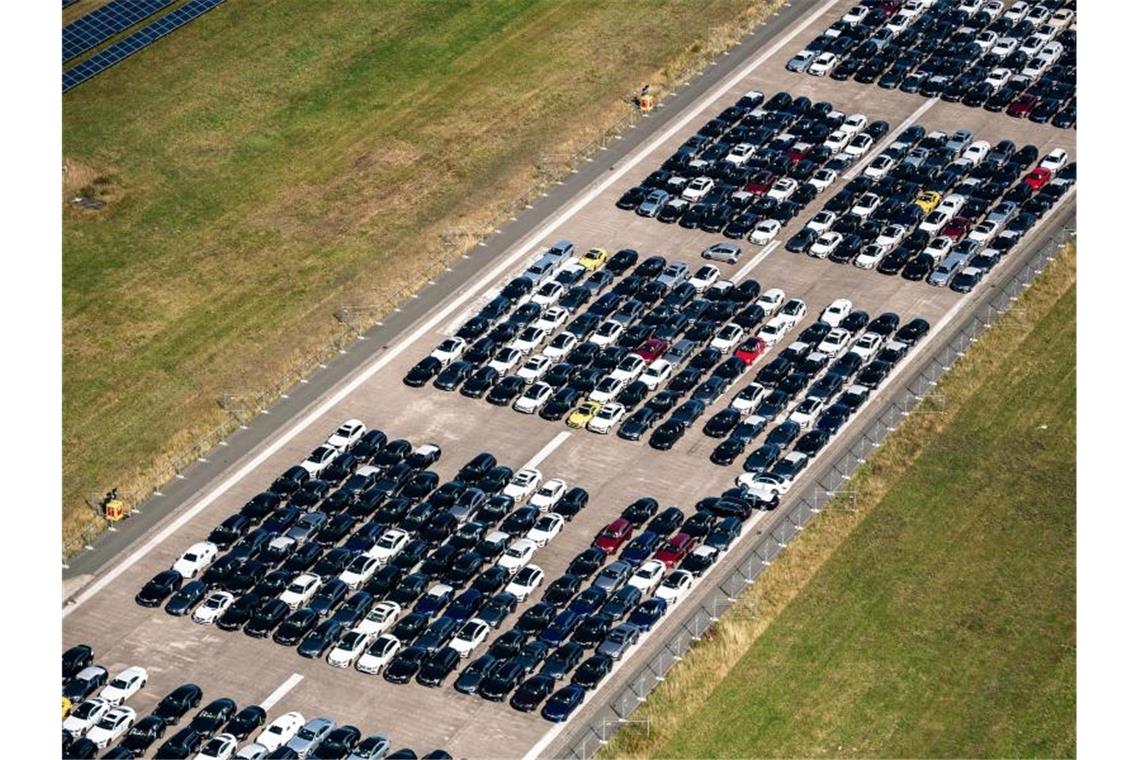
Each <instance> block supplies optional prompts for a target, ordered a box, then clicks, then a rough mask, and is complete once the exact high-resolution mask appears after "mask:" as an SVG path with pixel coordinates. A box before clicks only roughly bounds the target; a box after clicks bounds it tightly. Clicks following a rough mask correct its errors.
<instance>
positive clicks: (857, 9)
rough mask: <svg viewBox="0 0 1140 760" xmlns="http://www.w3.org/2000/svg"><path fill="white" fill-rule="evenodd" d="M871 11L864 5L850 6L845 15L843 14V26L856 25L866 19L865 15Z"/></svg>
mask: <svg viewBox="0 0 1140 760" xmlns="http://www.w3.org/2000/svg"><path fill="white" fill-rule="evenodd" d="M870 12H871V9H870V8H868V7H867V6H865V5H855V6H852V7H851V8H850V9H849V10H848V11H847V12H846V13H844V14H843V18H842V19H841V20H842V21H843V23H845V24H858V23H860V22H862V21H863V19H865V18H867V14H868V13H870Z"/></svg>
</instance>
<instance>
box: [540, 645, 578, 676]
mask: <svg viewBox="0 0 1140 760" xmlns="http://www.w3.org/2000/svg"><path fill="white" fill-rule="evenodd" d="M585 651H586V650H585V649H584V648H583V647H582V645H581V644H579V643H577V642H575V641H567V642H566V643H565V644H563V645H562V646H560V647H558V648H557V649H555V650H554V651H553V652H551V653H550V656H549V657H547V658H546V662H545V663H543V665H542V671H541V672H542V674H543V675H548V676H551V677H553V678H555V679H557V680H561V679H563V678H565V677H566V676H567V675H569V674H570V672H571V671H572V670H574V668H575V667H577V665H578V663H579V662H581V660H582V657H583V656H584V655H585Z"/></svg>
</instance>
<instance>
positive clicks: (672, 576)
mask: <svg viewBox="0 0 1140 760" xmlns="http://www.w3.org/2000/svg"><path fill="white" fill-rule="evenodd" d="M692 587H693V574H692V573H690V572H689V571H688V570H674V571H672V572H671V573H669V574H668V575H666V576H665V579H664V580H662V581H661V585H660V586H658V587H657V593H655V594H654V596H656V597H659V598H661V599H664V600H665V601H666V602H668V603H669V604H676V603H677V602H679V601H680V600H681V598H682V597H683V596H685V594H687V593H689V589H691V588H692Z"/></svg>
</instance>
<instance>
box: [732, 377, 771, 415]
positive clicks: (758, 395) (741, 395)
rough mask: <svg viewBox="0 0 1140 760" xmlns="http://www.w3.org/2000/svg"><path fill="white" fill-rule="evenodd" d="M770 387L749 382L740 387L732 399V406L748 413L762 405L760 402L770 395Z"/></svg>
mask: <svg viewBox="0 0 1140 760" xmlns="http://www.w3.org/2000/svg"><path fill="white" fill-rule="evenodd" d="M768 392H769V391H768V389H767V388H765V387H764V386H763V385H761V384H760V383H749V384H748V385H746V386H744V387H743V388H741V389H740V391H739V392H738V393H737V394H736V396H734V397H733V399H732V404H731V406H732V408H733V409H736V410H737V411H740V412H744V413H745V414H748V413H750V412H753V411H755V410H756V407H758V406H760V402H762V401H763V400H764V397H765V396H767V395H768Z"/></svg>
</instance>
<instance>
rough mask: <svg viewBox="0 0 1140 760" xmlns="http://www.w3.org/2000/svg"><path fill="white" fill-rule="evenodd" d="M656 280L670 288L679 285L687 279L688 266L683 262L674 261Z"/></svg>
mask: <svg viewBox="0 0 1140 760" xmlns="http://www.w3.org/2000/svg"><path fill="white" fill-rule="evenodd" d="M656 279H657V282H660V283H664V284H665V285H666V286H667V287H670V288H672V287H675V286H677V285H680V284H681V283H682V282H685V281H686V280H688V279H689V265H688V264H686V263H685V262H683V261H674V262H673V263H672V264H670V265H669V266H667V267H665V271H664V272H662V273H661V274H659V275H657V278H656Z"/></svg>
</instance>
